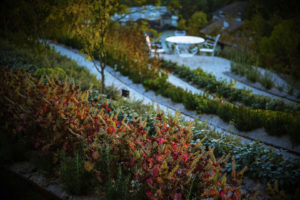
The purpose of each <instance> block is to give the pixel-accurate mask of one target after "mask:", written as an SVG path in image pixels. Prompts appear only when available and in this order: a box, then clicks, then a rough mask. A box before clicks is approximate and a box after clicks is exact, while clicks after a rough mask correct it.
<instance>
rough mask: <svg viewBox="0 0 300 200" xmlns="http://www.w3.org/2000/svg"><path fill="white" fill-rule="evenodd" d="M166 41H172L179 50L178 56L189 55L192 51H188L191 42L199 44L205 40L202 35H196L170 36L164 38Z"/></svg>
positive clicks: (191, 54)
mask: <svg viewBox="0 0 300 200" xmlns="http://www.w3.org/2000/svg"><path fill="white" fill-rule="evenodd" d="M166 41H167V42H170V43H174V44H175V45H176V46H177V47H176V46H175V47H176V48H178V50H179V52H178V53H179V56H181V57H191V56H193V55H194V53H190V52H189V51H188V48H189V47H190V45H193V44H201V43H203V42H204V41H205V40H204V39H203V38H202V37H197V36H171V37H167V38H166Z"/></svg>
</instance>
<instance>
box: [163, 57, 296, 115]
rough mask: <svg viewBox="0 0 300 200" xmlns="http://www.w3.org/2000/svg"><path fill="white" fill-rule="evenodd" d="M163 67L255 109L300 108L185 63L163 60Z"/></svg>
mask: <svg viewBox="0 0 300 200" xmlns="http://www.w3.org/2000/svg"><path fill="white" fill-rule="evenodd" d="M161 66H162V67H163V68H165V69H168V70H171V71H172V72H173V73H175V74H176V75H178V76H179V77H180V78H182V79H184V80H186V81H187V82H191V83H193V84H195V85H196V86H197V87H198V88H200V89H205V90H206V91H208V92H209V93H213V94H216V95H217V96H219V97H222V98H225V99H226V100H227V101H229V102H232V103H236V102H238V103H242V104H243V105H245V106H247V107H250V108H253V109H266V110H277V111H286V112H295V111H299V110H300V106H299V105H298V104H292V103H290V104H287V103H284V102H283V101H282V100H279V99H272V98H270V97H267V96H263V95H257V94H252V92H251V91H249V90H245V89H237V88H234V87H233V85H234V83H231V84H228V83H227V82H225V81H218V80H217V79H216V77H215V76H214V75H212V74H208V73H206V72H204V71H203V70H202V69H201V68H198V69H196V70H191V69H190V68H189V67H187V66H184V65H181V66H179V65H177V64H176V63H174V62H171V61H166V60H162V65H161Z"/></svg>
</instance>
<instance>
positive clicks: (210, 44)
mask: <svg viewBox="0 0 300 200" xmlns="http://www.w3.org/2000/svg"><path fill="white" fill-rule="evenodd" d="M220 36H221V35H220V34H218V35H217V36H216V38H215V40H214V41H209V40H207V41H205V42H204V43H203V46H204V48H200V53H206V54H207V53H208V54H211V56H214V55H215V50H216V47H217V44H218V41H219V39H220Z"/></svg>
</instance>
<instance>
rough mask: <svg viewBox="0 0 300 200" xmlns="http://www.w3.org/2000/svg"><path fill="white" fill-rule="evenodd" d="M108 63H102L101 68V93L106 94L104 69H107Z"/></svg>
mask: <svg viewBox="0 0 300 200" xmlns="http://www.w3.org/2000/svg"><path fill="white" fill-rule="evenodd" d="M105 65H106V63H105V62H103V61H101V62H100V67H101V93H102V94H104V92H105V75H104V69H105Z"/></svg>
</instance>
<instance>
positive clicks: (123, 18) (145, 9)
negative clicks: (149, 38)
mask: <svg viewBox="0 0 300 200" xmlns="http://www.w3.org/2000/svg"><path fill="white" fill-rule="evenodd" d="M112 20H115V21H119V22H120V23H121V24H124V23H126V22H128V21H133V22H135V21H139V20H147V21H149V22H150V24H153V25H155V26H158V27H157V28H164V27H177V22H178V17H177V16H175V15H172V13H171V12H170V11H169V10H168V9H167V7H166V6H152V5H148V6H141V7H131V8H130V11H129V12H128V13H126V14H115V15H114V16H112Z"/></svg>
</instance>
